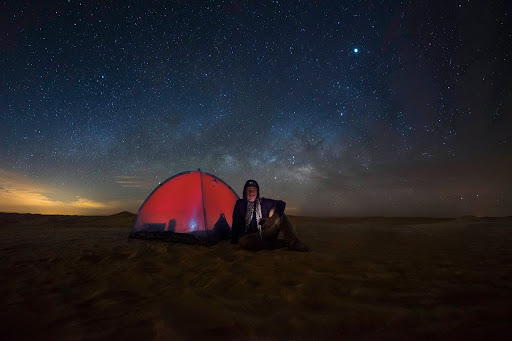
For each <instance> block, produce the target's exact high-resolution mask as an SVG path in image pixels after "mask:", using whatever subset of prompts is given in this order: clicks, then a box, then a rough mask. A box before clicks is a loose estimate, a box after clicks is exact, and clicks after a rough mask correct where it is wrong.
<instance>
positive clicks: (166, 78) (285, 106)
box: [0, 0, 512, 216]
mask: <svg viewBox="0 0 512 341" xmlns="http://www.w3.org/2000/svg"><path fill="white" fill-rule="evenodd" d="M0 13H1V14H0V22H1V30H0V32H2V33H1V35H0V75H1V76H0V211H17V212H42V213H78V214H97V213H101V214H103V213H115V212H117V211H120V210H130V211H132V212H136V211H137V209H138V207H139V206H140V204H141V203H142V202H143V201H144V199H145V198H146V196H147V195H149V194H150V193H151V191H152V189H153V188H154V187H155V186H157V185H158V183H159V182H162V181H164V180H165V179H166V178H168V177H170V176H172V175H174V174H176V173H179V172H182V171H186V170H195V169H197V168H201V170H204V171H206V172H209V173H212V174H215V175H217V176H219V177H220V178H221V179H223V180H224V181H226V182H227V183H228V184H229V185H231V186H232V187H233V189H234V190H235V191H237V193H238V194H239V195H241V193H240V191H241V189H242V187H243V183H244V182H245V181H246V180H247V179H249V178H254V179H256V180H258V181H259V182H260V185H261V190H262V194H263V196H266V197H271V198H280V199H283V200H284V201H286V202H287V203H288V206H287V211H288V212H289V213H290V214H304V215H305V214H314V215H338V216H343V215H394V216H414V215H423V216H458V215H466V214H474V215H510V214H512V210H511V208H512V182H511V181H510V179H509V178H510V176H509V174H510V172H511V171H512V158H511V156H512V153H511V151H512V148H511V143H510V131H511V129H510V128H511V127H512V124H511V123H512V119H511V115H510V111H511V109H512V95H511V87H510V78H511V67H510V65H511V59H510V58H511V56H510V52H511V51H510V46H511V44H510V41H511V30H510V29H509V27H511V25H510V14H511V12H510V6H509V5H507V4H505V3H504V2H503V3H502V2H497V3H493V4H483V3H478V2H472V1H449V2H447V3H446V2H442V3H441V2H435V1H434V2H425V3H422V2H408V1H406V2H404V1H392V2H387V1H385V2H376V1H375V2H370V3H365V2H355V1H346V2H345V1H322V2H312V1H276V0H274V1H262V2H243V1H205V2H202V1H197V2H196V1H176V2H168V1H144V2H141V1H112V2H104V1H73V0H68V1H49V2H44V3H39V2H35V1H25V2H18V1H3V2H1V3H0Z"/></svg>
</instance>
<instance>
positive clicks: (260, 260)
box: [0, 213, 512, 340]
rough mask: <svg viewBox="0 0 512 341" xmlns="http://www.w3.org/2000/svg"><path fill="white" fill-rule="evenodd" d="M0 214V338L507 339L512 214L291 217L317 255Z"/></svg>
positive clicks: (120, 220)
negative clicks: (143, 236)
mask: <svg viewBox="0 0 512 341" xmlns="http://www.w3.org/2000/svg"><path fill="white" fill-rule="evenodd" d="M132 219H133V216H132V215H130V214H127V213H123V214H119V215H115V216H110V217H76V216H75V217H72V216H39V215H16V214H0V306H1V307H2V308H1V309H0V339H4V340H17V339H31V340H45V339H49V340H57V339H67V340H94V339H113V340H118V339H130V340H151V339H152V340H168V339H169V340H180V339H253V340H259V339H265V340H267V339H270V340H272V339H315V340H318V339H327V340H330V339H354V340H367V339H368V340H374V339H379V340H382V339H384V340H397V339H402V340H409V339H420V340H422V339H446V340H448V339H461V338H464V339H466V340H467V339H476V340H483V339H488V340H494V339H502V340H503V339H507V340H508V339H510V336H511V335H512V283H511V280H512V218H510V217H509V218H474V217H465V218H460V219H423V218H340V219H320V218H305V217H292V222H293V223H294V224H295V226H296V228H297V230H298V232H299V235H300V236H301V237H302V239H303V240H304V241H305V242H306V243H307V244H308V245H309V246H310V247H311V249H312V252H309V253H299V252H290V251H287V250H286V249H279V250H271V251H270V250H264V251H260V252H256V253H254V252H248V251H245V250H240V249H239V248H238V247H237V246H236V245H231V244H230V243H229V242H228V241H226V242H222V243H220V244H218V245H216V246H213V247H203V246H194V245H184V244H171V243H165V242H159V241H147V240H131V239H128V234H129V232H130V224H131V222H132Z"/></svg>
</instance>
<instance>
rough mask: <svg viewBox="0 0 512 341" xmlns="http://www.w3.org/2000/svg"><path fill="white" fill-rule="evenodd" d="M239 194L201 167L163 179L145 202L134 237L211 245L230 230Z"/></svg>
mask: <svg viewBox="0 0 512 341" xmlns="http://www.w3.org/2000/svg"><path fill="white" fill-rule="evenodd" d="M237 200H238V195H237V194H236V193H235V191H233V190H232V189H231V187H229V185H228V184H226V183H225V182H224V181H222V180H221V179H219V178H218V177H216V176H215V175H212V174H209V173H205V172H202V171H201V170H197V171H189V172H183V173H179V174H176V175H174V176H172V177H170V178H169V179H167V180H165V181H164V182H162V183H161V184H160V185H159V186H158V187H157V188H155V190H153V192H152V193H151V194H150V195H149V196H148V198H147V199H146V201H144V203H143V204H142V206H141V207H140V209H139V212H138V214H137V217H136V219H135V221H134V223H133V225H132V230H131V233H130V237H131V238H143V239H161V240H167V241H176V242H184V243H190V244H201V245H212V244H215V243H217V242H218V241H220V240H222V239H226V238H229V236H230V234H231V224H232V219H233V218H232V213H233V208H234V206H235V203H236V201H237Z"/></svg>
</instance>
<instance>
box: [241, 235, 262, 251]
mask: <svg viewBox="0 0 512 341" xmlns="http://www.w3.org/2000/svg"><path fill="white" fill-rule="evenodd" d="M238 245H240V247H241V248H242V249H246V250H251V251H259V250H263V249H264V248H265V243H264V241H263V240H262V239H261V237H260V234H259V233H249V234H246V235H244V236H242V237H240V238H239V239H238Z"/></svg>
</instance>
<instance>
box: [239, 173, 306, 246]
mask: <svg viewBox="0 0 512 341" xmlns="http://www.w3.org/2000/svg"><path fill="white" fill-rule="evenodd" d="M285 207H286V203H285V202H284V201H281V200H273V199H266V198H260V187H259V185H258V183H257V182H256V181H255V180H247V182H246V183H245V185H244V192H243V199H239V200H238V201H237V202H236V204H235V208H234V209H233V226H232V228H231V231H232V238H231V243H233V244H235V243H237V242H238V243H239V244H240V247H242V248H244V249H250V250H254V251H257V250H261V249H273V248H276V247H279V246H282V245H281V244H280V243H279V242H278V241H277V236H278V235H279V232H282V233H283V236H284V243H285V245H286V246H288V249H289V250H294V251H308V250H309V249H308V247H307V246H306V245H304V243H302V242H301V241H300V240H299V239H298V238H297V233H296V232H295V229H294V228H293V226H292V224H291V223H290V220H289V219H288V217H287V216H286V215H285V214H284V209H285ZM278 244H279V245H278ZM276 245H277V246H276Z"/></svg>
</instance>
